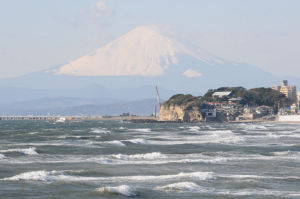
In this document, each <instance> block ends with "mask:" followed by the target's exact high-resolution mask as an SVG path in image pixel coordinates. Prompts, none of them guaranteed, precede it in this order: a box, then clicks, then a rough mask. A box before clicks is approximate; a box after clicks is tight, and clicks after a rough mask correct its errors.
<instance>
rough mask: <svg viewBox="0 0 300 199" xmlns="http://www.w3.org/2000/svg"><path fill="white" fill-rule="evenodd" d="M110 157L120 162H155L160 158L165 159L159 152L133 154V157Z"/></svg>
mask: <svg viewBox="0 0 300 199" xmlns="http://www.w3.org/2000/svg"><path fill="white" fill-rule="evenodd" d="M112 157H113V158H116V159H121V160H155V159H160V158H167V156H166V155H163V154H161V153H160V152H153V153H145V154H135V155H123V154H117V155H112Z"/></svg>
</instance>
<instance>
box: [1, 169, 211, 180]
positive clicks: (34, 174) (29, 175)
mask: <svg viewBox="0 0 300 199" xmlns="http://www.w3.org/2000/svg"><path fill="white" fill-rule="evenodd" d="M214 178H215V177H214V175H213V173H212V172H192V173H179V174H174V175H157V176H116V177H82V176H72V175H65V174H64V172H63V171H43V170H42V171H31V172H25V173H21V174H19V175H15V176H12V177H9V178H4V179H1V180H4V181H19V180H24V181H44V182H52V181H102V182H103V181H113V182H115V181H125V182H127V181H163V180H171V179H196V180H208V179H214Z"/></svg>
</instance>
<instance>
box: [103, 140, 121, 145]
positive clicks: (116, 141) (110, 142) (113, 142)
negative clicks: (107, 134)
mask: <svg viewBox="0 0 300 199" xmlns="http://www.w3.org/2000/svg"><path fill="white" fill-rule="evenodd" d="M103 143H104V144H111V145H115V146H126V145H125V144H124V143H123V142H121V141H119V140H113V141H106V142H103Z"/></svg>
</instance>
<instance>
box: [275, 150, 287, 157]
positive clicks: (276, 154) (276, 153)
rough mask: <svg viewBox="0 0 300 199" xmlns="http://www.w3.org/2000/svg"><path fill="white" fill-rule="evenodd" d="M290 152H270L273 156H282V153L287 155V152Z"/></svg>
mask: <svg viewBox="0 0 300 199" xmlns="http://www.w3.org/2000/svg"><path fill="white" fill-rule="evenodd" d="M290 153H291V151H289V150H288V151H278V152H272V154H273V155H275V156H283V155H288V154H290Z"/></svg>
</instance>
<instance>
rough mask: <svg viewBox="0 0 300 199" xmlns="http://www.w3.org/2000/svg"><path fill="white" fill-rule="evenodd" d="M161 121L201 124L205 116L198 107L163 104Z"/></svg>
mask: <svg viewBox="0 0 300 199" xmlns="http://www.w3.org/2000/svg"><path fill="white" fill-rule="evenodd" d="M159 120H160V121H176V122H201V121H203V116H202V114H201V111H200V110H199V108H198V107H197V106H188V105H175V104H171V105H170V104H167V103H165V104H163V105H162V106H161V109H160V115H159Z"/></svg>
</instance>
